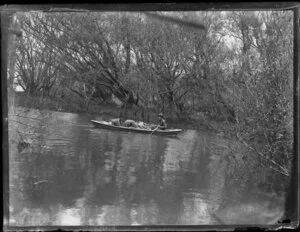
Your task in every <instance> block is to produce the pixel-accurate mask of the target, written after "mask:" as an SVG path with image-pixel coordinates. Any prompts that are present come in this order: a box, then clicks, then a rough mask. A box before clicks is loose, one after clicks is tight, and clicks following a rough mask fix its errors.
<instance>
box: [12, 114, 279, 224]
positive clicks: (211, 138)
mask: <svg viewBox="0 0 300 232" xmlns="http://www.w3.org/2000/svg"><path fill="white" fill-rule="evenodd" d="M16 114H18V115H19V116H17V117H16V116H15V115H16ZM20 116H22V117H20ZM34 118H38V120H36V119H34ZM9 119H10V120H9V140H10V147H9V164H10V166H9V180H10V182H9V186H10V197H9V200H10V202H9V205H10V217H9V225H18V226H28V225H40V226H42V225H59V226H61V225H208V224H273V223H276V222H277V220H278V218H279V217H280V216H281V215H282V213H283V203H284V202H283V199H282V198H280V197H277V196H276V195H272V196H270V195H267V194H263V193H260V192H256V191H254V190H253V189H252V188H251V186H252V185H251V180H249V181H248V182H246V184H245V183H244V182H243V183H241V182H239V181H238V180H237V181H236V182H234V183H235V185H234V186H233V185H232V184H229V182H230V180H229V179H228V175H227V173H228V168H229V162H231V161H230V159H225V158H224V157H226V153H228V147H226V141H224V139H220V138H219V137H217V136H216V135H211V134H207V133H205V132H201V131H195V130H187V131H185V132H183V133H182V134H180V135H179V136H178V137H177V138H170V137H162V136H156V135H143V134H134V133H128V132H116V131H109V130H102V129H95V128H93V127H92V124H91V123H90V119H93V118H90V117H89V116H84V115H78V114H71V113H58V112H49V111H37V110H25V109H17V110H16V111H15V112H10V116H9ZM20 122H21V123H20ZM18 131H19V132H22V134H23V137H24V138H23V139H24V140H26V141H27V142H28V143H30V146H29V147H26V148H25V149H23V150H22V151H18V149H17V142H18V140H19V139H20V137H19V135H18ZM222 144H223V146H222ZM222 149H223V150H222ZM216 150H218V152H216ZM230 183H232V182H230ZM249 183H250V184H249ZM247 185H249V186H247Z"/></svg>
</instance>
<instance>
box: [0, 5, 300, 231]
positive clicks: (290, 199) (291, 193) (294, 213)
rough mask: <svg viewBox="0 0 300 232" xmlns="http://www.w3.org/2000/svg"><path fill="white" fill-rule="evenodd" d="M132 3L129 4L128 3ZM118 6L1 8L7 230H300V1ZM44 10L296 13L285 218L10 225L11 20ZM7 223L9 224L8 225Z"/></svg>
mask: <svg viewBox="0 0 300 232" xmlns="http://www.w3.org/2000/svg"><path fill="white" fill-rule="evenodd" d="M128 3H129V4H128ZM128 3H126V4H124V3H118V2H116V3H115V4H111V3H107V2H106V3H105V4H90V3H85V4H51V2H47V1H44V2H43V3H42V4H43V5H41V4H35V5H34V4H31V5H6V6H2V7H0V14H1V18H0V20H1V103H2V107H1V112H2V123H1V125H2V154H3V155H2V168H3V172H2V174H3V176H2V181H3V185H2V193H3V198H2V199H3V208H2V215H4V217H3V219H2V220H3V223H4V227H3V229H4V230H6V231H16V230H19V231H27V230H39V231H41V230H52V231H53V230H65V231H75V230H80V231H83V230H84V231H107V230H117V231H140V230H155V231H156V230H163V231H174V230H179V231H196V230H197V231H198V230H210V231H211V230H213V231H216V230H245V229H258V230H265V229H267V230H273V229H280V228H290V229H292V228H297V227H299V165H300V164H299V157H298V155H299V144H298V142H299V135H298V130H299V108H298V104H299V93H298V91H299V83H298V78H299V77H298V75H299V64H298V63H299V60H298V59H299V48H298V43H299V10H300V8H299V3H298V2H236V3H232V2H231V3H226V2H223V3H218V2H215V1H214V2H203V3H176V2H170V3H136V2H135V3H132V2H128ZM32 10H35V11H43V12H74V11H82V12H84V11H158V10H159V11H197V10H199V11H200V10H215V11H220V10H292V11H293V13H294V15H293V16H294V17H293V29H294V41H293V44H294V47H293V52H294V56H293V59H294V65H293V71H294V82H293V91H294V93H293V96H294V99H293V103H294V124H293V126H294V158H293V163H292V173H291V175H292V176H291V180H290V186H289V189H288V190H287V198H286V203H285V215H284V218H283V219H282V220H281V221H280V222H278V225H270V226H266V225H256V226H255V227H253V226H247V225H217V226H215V225H212V226H210V225H199V226H188V225H187V226H171V225H165V226H138V227H132V226H80V227H77V226H66V227H65V226H30V227H17V226H8V225H7V223H8V222H9V154H8V152H9V151H8V101H7V71H6V70H7V42H8V36H7V35H8V33H9V31H8V26H9V24H10V21H11V17H12V15H13V14H14V13H15V12H20V11H23V12H26V11H32ZM5 224H6V225H5Z"/></svg>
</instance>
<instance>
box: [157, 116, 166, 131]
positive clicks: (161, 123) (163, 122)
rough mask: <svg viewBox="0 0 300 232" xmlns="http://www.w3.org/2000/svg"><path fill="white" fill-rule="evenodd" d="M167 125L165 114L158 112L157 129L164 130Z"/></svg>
mask: <svg viewBox="0 0 300 232" xmlns="http://www.w3.org/2000/svg"><path fill="white" fill-rule="evenodd" d="M167 127H168V125H167V123H166V119H165V116H164V115H163V114H162V113H159V114H158V129H160V130H165V129H167Z"/></svg>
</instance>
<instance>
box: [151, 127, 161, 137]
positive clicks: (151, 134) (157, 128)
mask: <svg viewBox="0 0 300 232" xmlns="http://www.w3.org/2000/svg"><path fill="white" fill-rule="evenodd" d="M158 128H159V126H157V127H156V128H155V129H154V130H153V131H152V132H151V134H150V135H152V134H153V132H154V131H156V130H157V129H158Z"/></svg>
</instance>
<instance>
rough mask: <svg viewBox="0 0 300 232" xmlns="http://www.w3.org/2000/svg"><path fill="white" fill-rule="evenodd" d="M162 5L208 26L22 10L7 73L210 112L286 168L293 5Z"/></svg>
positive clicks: (36, 89) (180, 113)
mask: <svg viewBox="0 0 300 232" xmlns="http://www.w3.org/2000/svg"><path fill="white" fill-rule="evenodd" d="M160 14H164V15H171V16H173V17H177V18H179V19H182V20H185V21H191V22H197V23H201V24H204V25H205V27H206V30H200V29H198V30H197V29H192V28H189V27H185V26H181V25H178V24H174V23H170V22H164V21H161V20H155V19H152V18H149V17H147V16H146V15H145V14H143V13H130V12H122V13H120V12H101V13H40V12H36V13H33V12H30V13H20V14H17V15H16V17H15V20H14V23H15V24H16V25H18V26H19V27H20V28H21V29H22V31H23V36H22V38H20V39H18V38H15V39H14V44H15V45H14V46H10V51H9V52H10V53H9V54H10V56H9V58H10V60H9V62H10V64H9V74H10V75H9V77H10V82H9V83H11V87H12V86H13V83H14V84H17V85H19V86H21V87H22V88H23V90H24V91H25V93H26V92H27V93H29V94H37V93H38V94H41V93H42V94H45V95H49V96H56V97H57V96H59V97H64V96H65V95H70V96H71V95H72V94H74V93H75V94H76V95H78V96H79V99H81V100H82V101H83V102H84V105H86V106H88V105H89V104H90V103H91V102H97V104H101V103H103V102H110V101H111V100H112V99H118V100H119V101H120V102H122V104H123V106H124V107H128V106H130V107H132V106H134V107H136V108H138V109H141V111H142V112H143V113H142V114H141V115H142V116H141V117H145V114H147V112H150V111H155V112H164V113H166V114H167V115H176V117H177V118H190V119H191V118H193V117H196V116H197V115H199V114H201V115H205V116H206V117H207V118H209V119H211V120H218V121H221V122H224V125H225V127H224V128H226V130H228V132H230V133H232V134H234V135H236V136H237V137H238V138H239V139H240V140H241V141H242V142H244V143H245V144H246V145H247V146H249V148H251V149H253V150H255V151H256V152H257V154H258V155H259V157H261V158H263V160H267V163H268V164H269V163H270V162H271V163H272V165H273V166H272V168H273V169H274V170H276V171H278V172H280V173H282V174H284V175H289V173H288V171H287V169H286V167H287V165H288V164H289V162H290V159H291V152H292V144H291V141H292V132H293V131H292V123H293V122H292V115H293V111H292V109H293V105H292V103H293V101H292V100H293V99H292V92H293V91H292V89H293V86H292V83H293V82H292V77H293V73H292V70H293V62H292V55H293V28H292V27H293V24H292V19H293V14H292V12H291V11H259V12H256V11H247V12H245V11H231V12H188V13H187V12H168V13H166V12H160ZM11 41H12V40H11ZM12 54H15V55H12ZM13 64H14V65H13Z"/></svg>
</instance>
